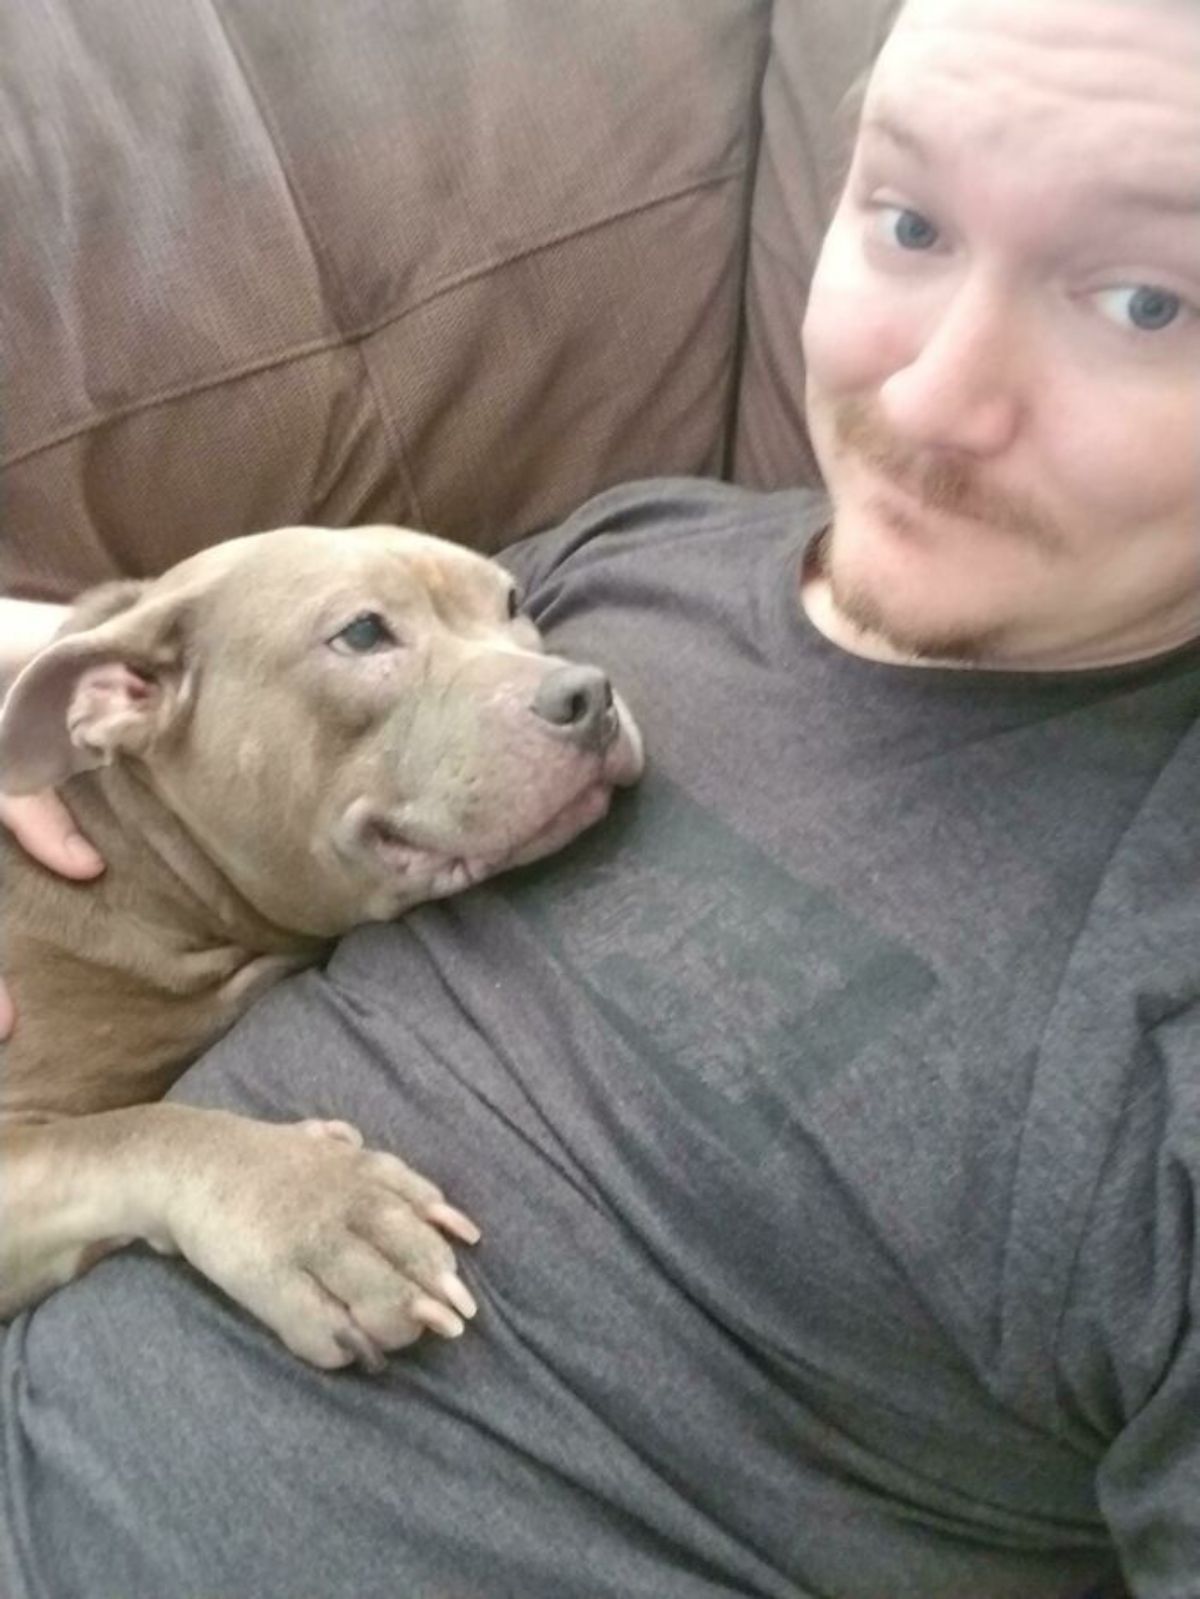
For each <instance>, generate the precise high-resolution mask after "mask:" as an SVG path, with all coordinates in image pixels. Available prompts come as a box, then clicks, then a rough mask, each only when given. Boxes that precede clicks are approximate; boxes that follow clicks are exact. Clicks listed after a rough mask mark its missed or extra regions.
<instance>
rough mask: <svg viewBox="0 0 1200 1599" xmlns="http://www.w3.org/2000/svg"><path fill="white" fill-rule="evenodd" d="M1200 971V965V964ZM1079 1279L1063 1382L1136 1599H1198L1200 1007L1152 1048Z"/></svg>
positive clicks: (1104, 1183)
mask: <svg viewBox="0 0 1200 1599" xmlns="http://www.w3.org/2000/svg"><path fill="white" fill-rule="evenodd" d="M1196 958H1197V959H1198V960H1200V952H1196ZM1144 1046H1145V1047H1144V1050H1143V1052H1142V1057H1141V1059H1140V1060H1139V1061H1138V1063H1137V1070H1136V1073H1135V1075H1134V1078H1133V1084H1134V1086H1133V1088H1132V1090H1131V1092H1130V1095H1129V1098H1128V1102H1127V1104H1126V1106H1125V1107H1124V1114H1123V1116H1122V1122H1121V1133H1120V1136H1119V1138H1118V1140H1117V1141H1116V1144H1115V1146H1114V1149H1113V1151H1112V1152H1111V1154H1110V1158H1109V1160H1108V1162H1107V1163H1106V1167H1105V1170H1104V1173H1103V1176H1102V1179H1101V1184H1100V1192H1099V1194H1098V1196H1097V1200H1096V1204H1095V1207H1094V1211H1093V1218H1092V1224H1091V1226H1090V1228H1089V1230H1088V1234H1087V1237H1086V1239H1085V1241H1084V1246H1083V1250H1082V1252H1081V1257H1080V1261H1079V1263H1078V1269H1077V1273H1076V1282H1077V1284H1078V1285H1079V1288H1078V1297H1077V1298H1076V1299H1075V1300H1074V1302H1073V1304H1072V1306H1071V1310H1070V1314H1069V1318H1068V1325H1067V1328H1066V1348H1065V1351H1064V1353H1065V1356H1066V1362H1065V1369H1066V1370H1067V1372H1068V1373H1069V1376H1070V1380H1071V1381H1072V1382H1073V1384H1074V1385H1075V1390H1076V1395H1077V1398H1078V1399H1079V1401H1080V1402H1081V1403H1082V1405H1083V1406H1084V1408H1085V1409H1086V1410H1087V1412H1088V1414H1089V1416H1090V1419H1091V1421H1092V1422H1093V1423H1094V1425H1095V1427H1096V1429H1097V1432H1098V1433H1100V1434H1102V1435H1104V1436H1105V1437H1106V1438H1107V1440H1108V1441H1107V1444H1106V1447H1105V1448H1104V1450H1103V1453H1102V1455H1101V1459H1100V1464H1099V1467H1098V1470H1097V1475H1096V1491H1097V1497H1098V1500H1099V1504H1100V1509H1101V1512H1102V1514H1103V1515H1104V1518H1105V1520H1106V1522H1107V1523H1108V1526H1109V1528H1110V1530H1111V1533H1112V1536H1113V1540H1114V1543H1115V1545H1116V1547H1117V1550H1118V1552H1119V1555H1120V1558H1121V1563H1122V1569H1123V1572H1124V1575H1125V1581H1126V1584H1127V1585H1128V1588H1129V1591H1130V1593H1131V1594H1132V1595H1133V1596H1134V1599H1196V1596H1197V1595H1200V1250H1198V1248H1197V1239H1196V1220H1197V1215H1198V1212H1200V1207H1198V1204H1197V1200H1198V1198H1200V1006H1195V1005H1193V1006H1191V1007H1189V1008H1187V1009H1186V1010H1183V1011H1181V1012H1179V1013H1177V1014H1176V1015H1174V1016H1172V1017H1170V1018H1169V1019H1167V1020H1164V1021H1162V1022H1160V1023H1159V1024H1158V1025H1156V1026H1154V1027H1152V1028H1151V1029H1150V1030H1149V1031H1148V1033H1147V1034H1146V1036H1145V1039H1144Z"/></svg>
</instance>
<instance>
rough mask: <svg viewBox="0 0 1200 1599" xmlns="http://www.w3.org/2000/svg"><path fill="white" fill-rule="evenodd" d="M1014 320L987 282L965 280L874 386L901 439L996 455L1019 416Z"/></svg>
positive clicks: (1004, 301)
mask: <svg viewBox="0 0 1200 1599" xmlns="http://www.w3.org/2000/svg"><path fill="white" fill-rule="evenodd" d="M1018 323H1019V317H1018V315H1017V312H1016V309H1015V307H1014V306H1013V305H1012V304H1011V303H1010V301H1009V299H1008V297H1007V296H1006V295H1005V294H1004V293H1002V292H1001V291H1000V290H999V289H998V288H997V287H995V286H991V285H987V284H964V285H963V286H962V287H961V288H960V290H959V292H958V293H957V294H956V295H955V296H954V298H953V299H952V300H951V301H950V303H949V304H948V305H946V306H945V307H943V308H942V310H941V312H940V314H939V315H938V316H937V317H936V319H935V320H934V321H933V322H932V324H931V325H930V327H929V328H928V330H927V331H926V333H925V337H924V340H923V342H922V343H921V344H920V346H919V348H918V349H917V351H916V353H915V354H914V356H913V358H912V360H910V361H909V363H908V364H907V365H906V366H903V367H901V368H900V370H899V371H897V372H894V373H893V374H892V376H891V377H890V378H888V379H887V381H886V382H885V383H884V384H883V386H882V388H881V389H880V394H879V399H880V405H881V407H882V410H883V414H884V415H885V416H886V418H887V421H888V424H889V426H890V427H891V429H892V430H893V432H894V433H895V434H896V436H897V437H898V438H902V439H903V440H904V441H905V442H906V443H908V444H911V445H914V446H919V447H921V448H924V449H930V450H937V449H943V450H958V451H961V452H963V453H964V454H967V455H978V456H989V455H997V454H999V453H1000V452H1001V451H1003V450H1004V449H1006V448H1007V446H1008V445H1009V444H1010V443H1011V442H1012V439H1013V437H1014V435H1015V434H1016V432H1017V430H1018V428H1019V426H1020V421H1021V414H1022V410H1023V405H1024V401H1023V386H1022V381H1021V375H1020V372H1019V370H1018V369H1019V364H1020V359H1021V344H1022V340H1021V336H1020V331H1019V327H1018Z"/></svg>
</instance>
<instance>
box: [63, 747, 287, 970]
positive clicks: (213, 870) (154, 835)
mask: <svg viewBox="0 0 1200 1599" xmlns="http://www.w3.org/2000/svg"><path fill="white" fill-rule="evenodd" d="M63 794H64V798H65V799H66V801H67V803H68V805H69V806H70V808H71V810H72V812H73V813H74V815H75V819H76V821H77V822H78V823H79V825H80V827H81V829H82V831H83V832H84V834H85V835H86V836H87V837H88V838H89V839H90V840H91V841H92V842H93V843H94V844H95V846H96V848H97V849H98V850H99V851H100V853H101V854H102V855H103V856H104V858H105V860H106V861H107V862H108V871H107V873H106V875H107V876H110V878H112V879H116V878H117V876H118V875H119V876H120V878H121V888H122V890H123V892H122V895H121V898H122V900H123V901H124V902H125V904H124V906H123V909H127V910H129V911H132V912H133V913H134V914H136V915H137V916H139V918H140V919H141V920H143V921H144V922H148V923H155V922H161V923H162V924H163V925H164V926H165V927H167V928H169V929H170V933H171V936H172V940H173V941H178V937H179V931H180V928H181V927H182V926H186V927H187V929H188V933H189V934H190V935H191V936H193V937H195V939H196V940H197V945H198V946H199V947H203V946H205V945H209V946H212V947H221V948H230V947H232V948H234V949H240V950H243V951H244V952H245V953H246V956H247V957H248V958H251V957H254V956H258V955H269V954H284V955H292V954H297V953H302V952H309V951H311V950H313V949H314V948H315V947H316V941H315V940H313V939H311V938H309V937H306V936H305V935H304V934H300V933H294V932H289V931H288V930H287V929H286V928H283V927H280V926H278V924H276V923H275V922H273V921H271V920H270V918H269V917H267V916H264V915H263V914H262V912H261V911H259V910H258V909H257V908H256V907H255V906H254V905H253V904H252V903H251V901H249V900H248V899H247V898H246V897H245V895H244V894H242V893H241V891H240V890H239V889H238V888H237V886H236V885H235V884H234V883H233V881H232V880H231V879H230V878H229V877H228V875H227V874H226V873H225V872H224V871H223V870H222V869H221V867H220V866H219V865H218V864H217V863H216V862H215V861H214V860H213V858H212V857H211V855H209V854H208V853H207V851H205V850H204V849H203V847H202V846H201V845H200V844H199V843H198V842H197V840H196V839H195V837H194V836H193V835H192V833H191V832H190V831H189V829H188V828H187V826H186V824H185V823H184V822H183V821H182V820H181V819H180V817H179V816H178V815H177V814H176V813H175V812H174V811H173V810H172V809H171V807H170V806H169V805H168V804H166V802H165V801H164V800H163V799H162V798H161V797H160V796H159V795H158V794H157V793H156V792H155V790H154V788H153V786H152V785H151V783H150V782H149V781H148V780H147V778H146V776H145V775H144V774H143V773H142V772H141V771H140V770H139V768H138V766H137V764H136V763H135V762H133V761H124V760H122V761H116V762H114V763H113V764H112V765H111V766H106V767H100V768H98V769H96V770H95V771H91V772H84V773H81V774H80V775H79V776H77V777H75V778H72V779H71V781H70V782H69V783H68V784H67V785H66V787H65V789H64V791H63Z"/></svg>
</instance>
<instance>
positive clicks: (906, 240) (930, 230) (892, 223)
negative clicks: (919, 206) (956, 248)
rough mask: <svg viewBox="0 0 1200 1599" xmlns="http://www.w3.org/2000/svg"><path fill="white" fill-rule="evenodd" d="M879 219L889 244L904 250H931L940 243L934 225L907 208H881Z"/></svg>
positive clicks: (886, 206)
mask: <svg viewBox="0 0 1200 1599" xmlns="http://www.w3.org/2000/svg"><path fill="white" fill-rule="evenodd" d="M879 218H880V226H881V227H882V228H883V230H884V234H885V237H886V238H887V240H888V243H889V244H898V245H899V246H900V248H901V249H902V250H931V249H932V248H933V246H934V245H935V244H936V243H937V242H938V237H939V235H938V230H937V229H936V228H935V227H934V225H933V223H932V222H930V221H929V219H928V218H927V217H923V216H922V215H921V213H920V212H919V211H910V210H909V209H908V207H907V206H900V205H884V206H880V208H879Z"/></svg>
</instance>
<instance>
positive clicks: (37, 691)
mask: <svg viewBox="0 0 1200 1599" xmlns="http://www.w3.org/2000/svg"><path fill="white" fill-rule="evenodd" d="M122 598H124V599H125V600H126V601H127V602H128V603H126V604H125V605H124V606H123V607H122V608H121V609H120V610H119V612H118V614H117V615H115V616H113V615H110V616H109V617H108V619H107V620H105V621H103V622H101V623H100V624H99V625H98V626H91V627H86V628H85V629H84V630H83V631H82V632H75V631H71V632H67V633H66V634H65V636H62V637H60V638H59V639H57V640H56V641H55V642H54V643H53V644H50V645H49V646H48V647H47V648H46V649H44V650H42V651H41V652H40V654H38V655H36V656H34V658H33V660H32V661H30V663H29V665H28V666H26V667H25V669H24V670H23V671H22V672H21V673H20V674H19V675H18V676H17V678H16V679H15V681H14V682H13V685H12V687H11V688H10V689H9V691H8V695H7V697H6V699H5V701H4V703H3V705H2V706H0V793H5V794H32V793H34V792H36V791H37V790H38V789H41V788H52V787H55V786H57V785H58V784H59V783H62V782H64V781H65V780H66V779H67V778H68V777H71V776H72V775H73V774H74V773H76V772H83V771H87V770H88V769H89V768H91V767H95V766H106V765H108V763H109V762H110V761H112V760H114V759H115V758H116V757H117V756H119V755H141V756H144V755H146V754H147V753H148V752H149V751H150V750H151V748H152V747H153V746H154V745H155V744H156V743H157V742H158V741H159V740H160V739H161V738H162V737H163V735H164V734H165V733H167V732H168V730H170V729H171V728H173V727H175V726H178V725H179V723H180V720H181V718H182V717H183V716H184V715H185V714H186V710H187V707H188V705H189V703H190V700H191V693H192V689H193V686H194V675H195V674H194V670H193V665H192V662H191V661H190V659H189V648H188V635H189V619H190V614H191V609H192V601H193V599H194V596H190V595H189V596H181V595H179V594H178V593H176V594H171V595H161V596H159V597H157V598H153V597H140V596H139V594H138V593H131V592H130V591H129V590H128V589H127V590H126V591H125V593H124V595H123V596H122ZM83 614H84V615H85V616H86V614H87V613H86V611H84V612H83ZM92 614H93V615H94V614H95V613H94V612H93V613H92ZM101 614H103V609H102V612H101ZM74 620H75V618H74V615H73V616H72V617H71V618H69V619H68V621H67V623H66V624H65V627H67V628H70V627H71V625H72V622H73V621H74Z"/></svg>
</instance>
